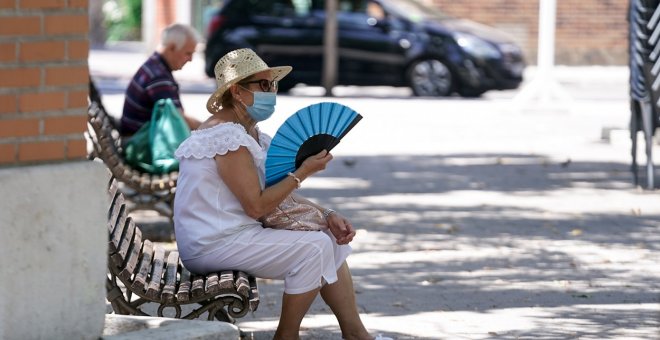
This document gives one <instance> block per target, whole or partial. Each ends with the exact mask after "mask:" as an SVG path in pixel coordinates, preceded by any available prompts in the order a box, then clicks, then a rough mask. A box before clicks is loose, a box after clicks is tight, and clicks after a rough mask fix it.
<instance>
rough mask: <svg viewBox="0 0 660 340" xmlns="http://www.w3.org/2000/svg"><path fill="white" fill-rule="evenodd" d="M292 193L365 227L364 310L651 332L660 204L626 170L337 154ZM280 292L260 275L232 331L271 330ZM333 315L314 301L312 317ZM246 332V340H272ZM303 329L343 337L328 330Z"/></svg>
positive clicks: (498, 159)
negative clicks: (247, 309)
mask: <svg viewBox="0 0 660 340" xmlns="http://www.w3.org/2000/svg"><path fill="white" fill-rule="evenodd" d="M301 194H303V195H305V196H307V197H309V198H312V199H314V200H315V201H317V202H319V203H320V204H322V205H326V206H332V207H333V208H337V210H339V211H341V212H342V213H343V214H344V215H346V216H347V217H349V218H350V219H351V220H352V221H353V223H354V224H355V225H356V226H357V227H358V228H359V229H360V233H359V234H358V236H357V237H356V241H355V242H354V254H353V255H352V256H351V258H350V259H349V260H350V261H349V263H350V264H351V266H352V271H353V274H354V280H355V286H356V290H357V297H358V304H359V307H360V309H361V311H362V312H363V313H365V314H367V315H378V317H379V318H388V317H389V318H393V319H394V320H396V319H397V318H404V317H408V316H419V317H420V318H422V317H423V316H424V315H426V314H431V313H438V316H437V320H438V321H437V323H438V324H439V325H441V326H439V327H449V326H445V325H448V324H450V321H448V320H447V319H443V317H442V315H455V314H456V313H458V315H463V314H465V313H470V315H480V317H484V316H492V315H497V314H498V313H499V314H501V313H504V312H505V311H516V310H519V309H522V308H531V309H530V311H532V312H531V314H530V315H529V316H528V318H529V319H531V320H534V321H535V322H536V323H535V326H529V327H526V328H525V329H520V330H515V331H506V332H502V331H499V332H497V331H493V334H491V336H486V337H485V338H489V337H491V338H501V339H509V338H510V339H514V338H530V339H531V338H534V339H556V338H579V337H581V336H588V337H590V338H616V337H618V336H621V335H622V334H626V333H625V332H624V330H625V329H635V328H640V327H641V328H646V329H648V328H651V329H656V330H657V328H658V327H660V321H659V320H660V318H659V316H660V312H659V311H658V309H657V304H658V303H660V295H659V292H660V273H658V271H657V270H648V269H649V268H652V267H654V266H655V265H657V261H658V260H660V259H659V257H658V255H657V251H658V250H660V233H659V231H660V200H659V199H658V195H657V193H654V192H652V191H648V192H644V191H640V190H638V189H636V188H635V187H634V186H633V185H632V176H631V174H630V172H629V166H628V165H627V164H621V163H608V162H603V163H599V162H576V161H571V160H566V161H565V162H562V163H555V162H551V161H550V160H549V159H547V158H546V157H544V156H540V155H539V156H536V155H520V154H505V155H502V154H498V155H494V154H453V155H442V156H378V157H336V158H335V160H334V161H333V162H332V163H331V164H330V166H329V167H328V168H327V169H326V170H325V171H324V172H322V173H320V174H318V175H317V176H315V177H314V178H311V179H310V180H308V181H307V183H305V184H304V185H303V189H302V190H301ZM648 202H651V203H653V202H655V203H657V204H648ZM649 207H650V208H649ZM653 207H655V208H653ZM145 227H146V228H144V227H143V228H144V231H145V234H147V235H149V234H150V232H149V230H151V231H152V232H154V234H153V235H156V234H158V235H160V236H159V237H162V236H163V234H165V235H166V234H167V233H168V232H169V233H171V228H170V229H163V228H169V226H167V225H163V224H154V225H152V226H151V227H149V226H148V224H147V225H145ZM150 228H151V229H150ZM159 228H160V229H159ZM156 230H158V232H155V231H156ZM164 230H165V232H164ZM153 235H152V236H153ZM170 236H172V235H170ZM147 237H149V236H147ZM165 238H167V237H165ZM281 292H282V285H281V282H276V281H271V280H261V282H260V293H261V304H260V307H259V310H258V311H257V312H256V313H254V314H253V315H252V316H247V317H245V318H244V319H242V320H240V321H239V326H240V325H241V323H243V322H247V323H249V324H251V323H253V322H255V321H267V322H275V321H276V320H277V317H278V315H279V310H280V298H281ZM318 300H320V299H318ZM648 304H655V306H656V308H648ZM607 306H609V307H607ZM534 311H537V312H536V314H535V313H534ZM329 314H331V312H330V311H329V310H328V308H327V307H326V306H325V305H324V304H323V303H321V302H320V301H317V302H315V304H314V305H313V306H312V308H311V310H310V312H309V313H308V315H329ZM549 320H550V321H549ZM562 320H565V321H562ZM612 320H616V323H614V324H613V323H612ZM555 323H556V324H557V327H559V328H553V327H552V325H553V324H555ZM401 328H402V329H405V328H406V327H401ZM246 329H248V334H250V336H251V337H252V338H254V339H266V338H270V337H272V334H273V333H272V332H273V331H274V327H270V328H269V329H267V330H259V329H250V327H249V326H248V327H246ZM305 332H306V333H305V334H306V335H307V337H306V338H309V339H316V338H319V339H339V338H340V333H339V331H338V327H337V326H336V325H330V326H325V325H319V326H318V327H313V328H310V329H307V330H305ZM622 332H624V333H622ZM386 333H387V335H389V336H395V337H397V338H398V339H416V338H420V339H421V338H436V337H433V336H420V335H419V334H418V333H415V332H412V331H411V332H410V333H408V332H405V331H402V332H399V333H398V334H397V332H392V331H389V332H386ZM439 338H442V337H439Z"/></svg>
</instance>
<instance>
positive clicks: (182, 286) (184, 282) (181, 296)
mask: <svg viewBox="0 0 660 340" xmlns="http://www.w3.org/2000/svg"><path fill="white" fill-rule="evenodd" d="M179 266H180V267H181V279H180V280H179V290H178V291H177V292H176V300H177V301H179V302H187V301H188V300H190V287H191V282H190V277H191V274H190V271H189V270H188V269H186V268H185V267H184V266H183V264H182V263H181V262H179Z"/></svg>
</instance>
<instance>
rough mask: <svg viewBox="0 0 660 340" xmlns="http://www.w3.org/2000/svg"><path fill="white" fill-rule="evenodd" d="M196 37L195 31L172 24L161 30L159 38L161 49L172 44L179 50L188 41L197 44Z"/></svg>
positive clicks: (184, 26)
mask: <svg viewBox="0 0 660 340" xmlns="http://www.w3.org/2000/svg"><path fill="white" fill-rule="evenodd" d="M197 36H198V34H197V31H195V29H194V28H192V27H190V26H188V25H183V24H172V25H169V26H167V27H166V28H165V29H164V30H163V33H162V34H161V36H160V44H161V46H163V47H166V46H168V45H170V44H174V46H175V47H176V49H177V50H180V49H182V48H183V46H184V45H185V44H186V42H188V41H190V40H192V41H195V42H198V41H199V39H197Z"/></svg>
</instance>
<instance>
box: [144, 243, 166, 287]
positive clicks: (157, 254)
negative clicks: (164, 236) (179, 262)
mask: <svg viewBox="0 0 660 340" xmlns="http://www.w3.org/2000/svg"><path fill="white" fill-rule="evenodd" d="M164 267H165V249H164V248H163V247H159V246H157V247H155V249H154V259H153V261H152V265H151V275H150V276H149V284H148V285H147V296H148V297H149V298H151V299H158V298H160V293H161V282H162V279H163V268H164Z"/></svg>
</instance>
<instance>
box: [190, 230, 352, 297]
mask: <svg viewBox="0 0 660 340" xmlns="http://www.w3.org/2000/svg"><path fill="white" fill-rule="evenodd" d="M351 251H352V248H351V247H350V246H349V245H338V244H337V242H336V239H335V237H334V236H333V235H332V233H330V231H329V230H328V231H292V230H279V229H270V228H263V227H261V226H255V227H250V228H248V229H246V230H243V231H241V232H238V233H236V234H235V235H231V236H228V237H225V238H223V239H221V240H219V241H218V247H217V248H216V250H214V251H212V252H210V253H209V254H207V255H203V256H202V257H198V258H195V259H191V260H184V261H183V264H184V266H186V268H187V269H188V270H190V271H191V272H193V273H210V272H215V271H220V270H226V269H233V270H240V271H244V272H247V273H249V274H251V275H254V276H256V277H259V278H264V279H280V280H284V292H285V293H287V294H302V293H306V292H309V291H311V290H313V289H316V288H319V287H321V284H322V283H323V281H322V279H323V280H325V281H326V282H327V283H334V282H336V281H337V270H338V269H339V267H341V265H342V263H344V261H345V260H346V258H347V257H348V254H350V253H351Z"/></svg>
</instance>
